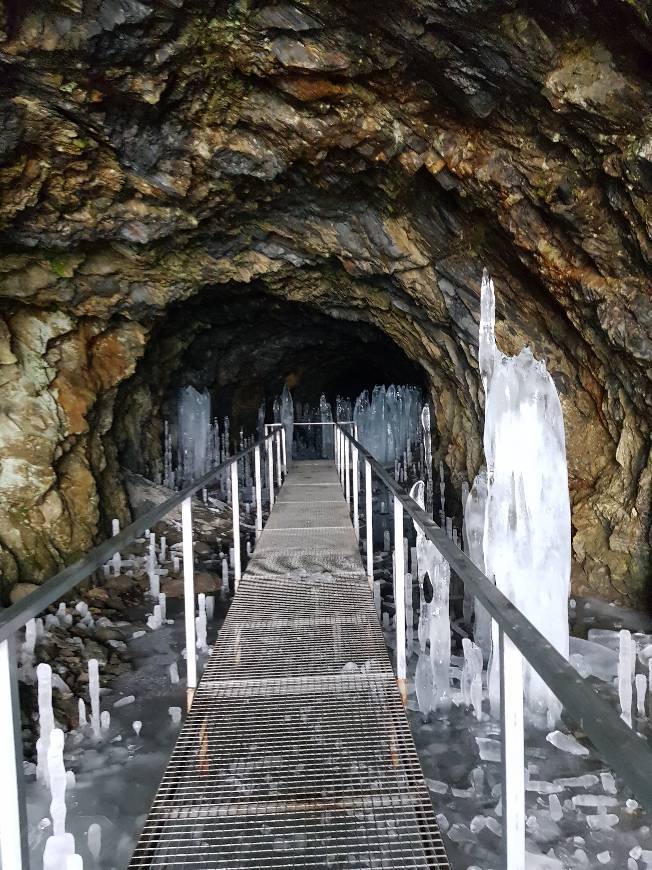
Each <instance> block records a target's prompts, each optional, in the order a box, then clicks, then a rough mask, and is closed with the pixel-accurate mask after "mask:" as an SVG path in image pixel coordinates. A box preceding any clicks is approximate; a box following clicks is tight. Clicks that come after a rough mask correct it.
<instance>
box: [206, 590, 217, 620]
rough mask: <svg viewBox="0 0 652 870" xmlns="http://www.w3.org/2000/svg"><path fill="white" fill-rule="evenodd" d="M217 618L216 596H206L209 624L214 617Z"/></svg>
mask: <svg viewBox="0 0 652 870" xmlns="http://www.w3.org/2000/svg"><path fill="white" fill-rule="evenodd" d="M214 616H215V596H214V595H207V596H206V619H207V620H208V622H212V621H213V617H214Z"/></svg>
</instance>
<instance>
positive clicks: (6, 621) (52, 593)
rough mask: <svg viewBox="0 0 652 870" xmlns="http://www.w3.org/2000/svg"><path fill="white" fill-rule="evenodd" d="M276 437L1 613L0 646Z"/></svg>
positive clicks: (236, 457) (225, 464)
mask: <svg viewBox="0 0 652 870" xmlns="http://www.w3.org/2000/svg"><path fill="white" fill-rule="evenodd" d="M274 437H275V435H274V434H270V435H267V436H266V437H265V438H263V439H262V440H260V441H257V442H256V443H255V444H252V445H251V447H247V448H246V449H245V450H241V451H240V452H239V453H234V454H233V456H230V457H229V458H228V459H227V460H226V461H225V462H222V463H220V465H216V466H215V467H214V468H212V469H211V470H210V471H207V472H206V474H204V475H203V476H202V477H200V478H199V479H198V480H194V481H192V483H189V484H188V486H186V487H184V488H183V489H181V490H179V491H178V492H175V493H174V495H171V496H170V498H168V499H166V500H165V501H164V502H162V503H161V504H160V505H156V506H155V507H153V508H150V510H148V511H147V512H146V513H144V514H142V515H141V516H139V517H137V518H136V519H135V520H134V521H133V522H132V523H131V524H130V525H128V526H125V528H124V529H123V530H122V531H121V532H119V533H118V534H117V535H115V536H114V537H112V538H109V539H107V540H106V541H103V542H102V543H101V544H99V545H98V546H97V547H94V548H93V549H92V550H91V551H90V552H89V553H87V554H86V555H85V556H82V558H81V559H78V560H77V561H76V562H74V563H73V564H72V565H69V566H68V567H67V568H64V569H63V570H62V571H59V573H58V574H55V575H54V577H51V578H50V579H49V580H47V581H46V582H45V583H43V584H42V585H41V586H39V587H38V589H35V590H34V591H33V592H30V594H29V595H26V596H25V597H24V598H22V599H21V600H20V601H17V602H16V603H15V604H12V605H11V606H10V607H6V608H4V609H3V610H0V643H1V642H2V641H3V640H7V638H9V637H11V635H12V634H13V633H14V632H15V631H17V630H18V629H19V628H22V626H23V625H25V623H26V622H27V621H28V620H30V619H32V617H34V616H36V615H37V614H39V613H42V612H43V610H45V608H46V607H48V606H49V605H50V604H54V602H55V601H57V600H58V599H59V598H61V597H62V596H63V595H65V594H66V593H67V592H70V590H71V589H73V588H74V587H75V586H76V585H77V584H78V583H81V581H82V580H85V579H86V578H87V577H88V576H89V575H90V574H92V573H93V571H97V570H99V569H100V568H101V567H102V566H103V565H104V564H105V563H106V562H108V560H109V559H110V558H111V556H113V555H114V553H117V552H119V551H121V550H123V549H124V548H125V547H126V546H127V545H128V544H131V543H132V542H133V541H134V540H135V539H136V538H138V537H139V536H140V534H141V533H142V532H143V531H144V530H145V529H148V528H151V527H152V526H153V525H154V524H155V523H157V522H159V520H161V519H163V517H165V516H167V514H169V513H170V511H172V510H174V508H176V507H178V506H179V505H180V504H181V503H182V502H183V501H185V499H187V498H188V497H189V496H193V495H194V494H195V493H196V492H197V491H198V490H200V489H202V488H203V487H204V486H207V485H208V484H209V483H211V482H212V481H213V480H214V479H215V478H216V477H217V476H218V475H219V474H221V473H222V472H223V471H225V470H226V469H228V468H230V466H231V465H233V463H235V462H238V461H239V460H240V459H242V457H243V456H246V455H247V454H249V453H252V452H253V451H254V450H255V449H256V448H257V447H262V446H263V445H264V444H266V443H267V441H269V440H272V439H274Z"/></svg>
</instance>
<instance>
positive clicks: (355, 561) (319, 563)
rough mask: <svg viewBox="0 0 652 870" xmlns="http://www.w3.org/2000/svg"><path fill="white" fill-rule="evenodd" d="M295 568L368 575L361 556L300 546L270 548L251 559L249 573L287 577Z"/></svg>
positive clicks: (316, 571)
mask: <svg viewBox="0 0 652 870" xmlns="http://www.w3.org/2000/svg"><path fill="white" fill-rule="evenodd" d="M295 571H305V572H306V573H307V574H317V573H320V572H327V573H330V574H337V575H338V576H340V577H355V576H358V577H364V576H365V573H364V569H363V567H362V563H361V561H360V556H358V555H357V554H356V556H355V557H353V556H351V555H341V554H340V553H334V552H333V551H332V550H329V549H327V548H323V549H317V548H315V549H313V550H312V551H311V552H309V553H305V552H303V551H302V550H300V549H298V548H297V549H292V550H290V549H288V550H270V551H269V552H268V553H261V554H260V555H258V556H256V555H254V557H253V558H252V559H251V561H250V562H249V565H248V566H247V574H249V575H250V576H251V577H286V576H287V575H288V574H290V573H292V572H295Z"/></svg>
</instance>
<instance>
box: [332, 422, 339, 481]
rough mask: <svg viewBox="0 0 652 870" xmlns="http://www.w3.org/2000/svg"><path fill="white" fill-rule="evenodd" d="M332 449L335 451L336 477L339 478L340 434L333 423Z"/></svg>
mask: <svg viewBox="0 0 652 870" xmlns="http://www.w3.org/2000/svg"><path fill="white" fill-rule="evenodd" d="M333 449H334V450H335V468H337V476H338V477H339V476H340V433H339V431H338V429H337V426H336V425H335V423H333Z"/></svg>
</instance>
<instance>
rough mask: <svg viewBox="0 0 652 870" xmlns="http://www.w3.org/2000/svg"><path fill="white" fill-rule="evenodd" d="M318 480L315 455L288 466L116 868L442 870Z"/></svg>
mask: <svg viewBox="0 0 652 870" xmlns="http://www.w3.org/2000/svg"><path fill="white" fill-rule="evenodd" d="M333 477H334V479H335V481H336V482H337V477H336V474H335V471H334V467H333V466H332V464H331V463H328V462H326V463H319V462H316V463H306V464H296V465H293V466H291V478H290V480H294V481H295V484H297V485H294V486H293V487H292V491H291V492H290V494H291V495H292V498H291V499H288V500H286V501H283V500H282V499H281V498H279V499H278V501H277V503H276V506H275V509H274V511H273V512H272V521H271V522H270V523H269V524H268V526H267V528H266V529H265V530H264V531H263V534H262V536H261V538H260V540H259V542H258V545H257V547H256V552H255V554H254V556H253V558H252V559H251V560H250V562H249V565H248V568H247V571H246V572H245V574H244V576H243V577H242V580H241V581H240V583H239V586H238V591H237V593H236V595H235V597H234V600H233V603H232V605H231V607H230V609H229V612H228V614H227V617H226V619H225V621H224V624H223V626H222V629H221V631H220V633H219V636H218V638H217V641H216V643H215V646H214V648H213V652H212V653H211V656H210V657H209V660H208V662H207V663H206V666H205V668H204V674H203V676H202V679H201V682H200V684H199V686H198V688H197V691H196V693H195V696H194V700H193V705H192V709H191V711H190V712H189V714H188V717H187V719H186V721H185V723H184V725H183V728H182V730H181V733H180V735H179V738H178V740H177V743H176V746H175V749H174V752H173V754H172V757H171V758H170V761H169V763H168V766H167V768H166V771H165V774H164V776H163V780H162V782H161V785H160V787H159V789H158V792H157V794H156V797H155V799H154V802H153V804H152V808H151V811H150V813H149V816H148V818H147V820H146V822H145V825H144V827H143V830H142V833H141V836H140V839H139V842H138V845H137V846H136V849H135V851H134V854H133V857H132V860H131V863H130V865H129V866H130V868H132V870H135V868H141V870H143V868H160V870H163V868H167V870H173V868H174V870H236V868H246V870H265V868H274V870H281V868H283V870H289V868H304V870H326V868H329V870H332V868H338V870H358V868H359V870H362V868H365V870H369V868H379V870H398V868H411V870H435V868H449V864H448V861H447V858H446V852H445V849H444V846H443V843H442V840H441V836H440V833H439V829H438V826H437V822H436V819H435V816H434V812H433V809H432V805H431V803H430V798H429V795H428V791H427V788H426V786H425V782H424V780H423V774H422V771H421V766H420V763H419V758H418V756H417V753H416V749H415V746H414V742H413V740H412V736H411V733H410V728H409V725H408V722H407V719H406V716H405V712H404V709H403V706H402V702H401V698H400V694H399V692H398V688H397V685H396V680H395V677H394V673H393V670H392V666H391V663H390V660H389V657H388V654H387V649H386V647H385V644H384V640H383V635H382V631H381V629H380V626H379V624H378V619H377V615H376V612H375V610H374V606H373V600H372V595H371V592H370V589H369V585H368V582H367V578H366V576H365V574H364V570H363V568H362V563H361V559H360V555H359V552H358V548H357V542H356V540H355V536H354V534H353V530H352V527H351V524H350V520H349V518H348V509H347V506H346V504H345V502H344V499H343V497H342V494H341V490H337V489H336V488H335V487H332V486H331V485H329V478H330V479H331V480H332V479H333ZM315 478H322V479H323V481H324V483H323V484H321V485H319V486H316V485H315V484H314V482H313V481H314V479H315ZM302 483H307V485H306V486H302V485H301V484H302ZM337 485H338V486H339V483H337ZM289 489H290V484H286V485H285V486H284V487H283V489H282V490H281V495H285V496H287V493H288V491H289ZM325 489H326V490H329V491H330V493H332V495H333V496H335V497H334V498H333V499H332V500H330V497H329V498H324V499H312V498H310V497H309V498H308V499H307V500H306V501H304V500H303V499H302V498H299V499H298V501H295V499H294V496H295V494H296V493H297V492H304V493H306V494H309V493H311V492H312V491H314V490H318V491H319V492H321V493H322V494H323V491H324V490H325ZM343 515H344V517H345V521H342V519H341V518H342V516H343ZM297 516H301V517H303V519H304V520H305V525H304V526H303V527H301V528H298V527H297V526H295V525H293V524H294V523H295V522H296V518H297ZM306 518H307V519H306ZM311 522H312V523H314V525H313V526H311ZM318 524H319V525H318ZM340 525H343V526H344V527H343V528H341V527H339V526H340Z"/></svg>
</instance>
